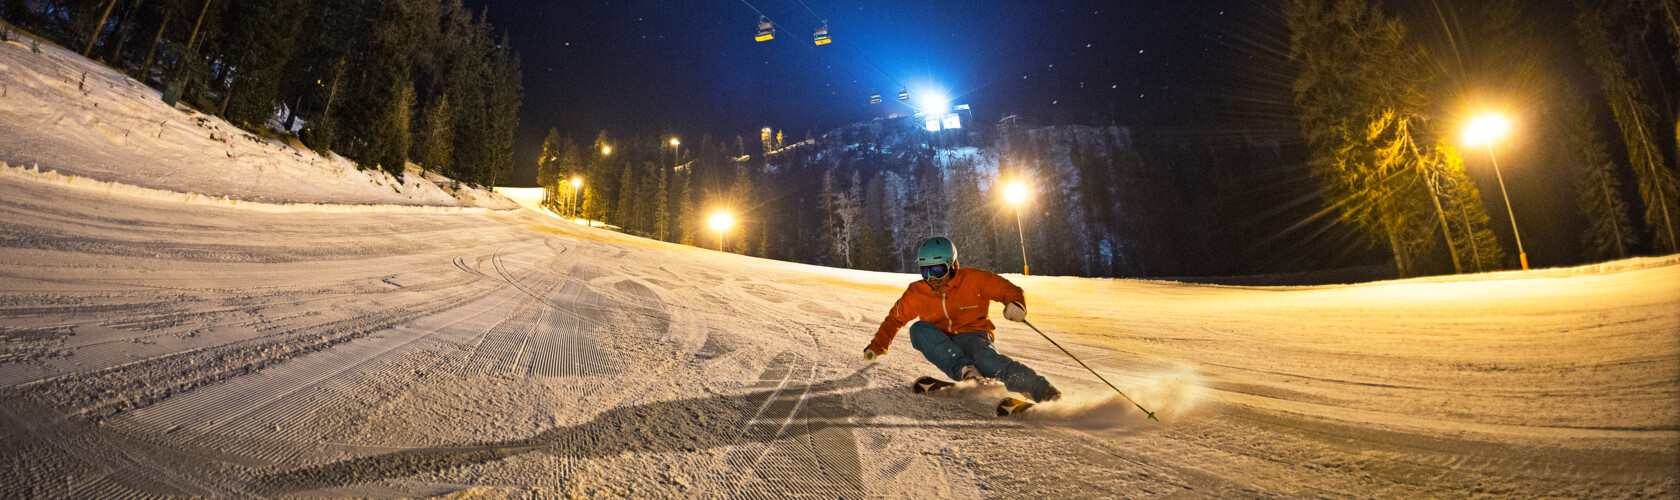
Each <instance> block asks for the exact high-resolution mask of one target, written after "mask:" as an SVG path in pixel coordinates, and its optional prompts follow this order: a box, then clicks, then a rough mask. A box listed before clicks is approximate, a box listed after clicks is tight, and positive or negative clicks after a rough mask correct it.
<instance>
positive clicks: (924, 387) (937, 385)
mask: <svg viewBox="0 0 1680 500" xmlns="http://www.w3.org/2000/svg"><path fill="white" fill-rule="evenodd" d="M955 385H957V384H956V383H954V382H946V381H944V380H939V379H936V378H933V377H922V378H919V379H916V381H915V382H914V383H911V384H910V392H914V393H916V394H927V393H930V392H935V391H943V390H945V389H950V388H951V387H952V386H955Z"/></svg>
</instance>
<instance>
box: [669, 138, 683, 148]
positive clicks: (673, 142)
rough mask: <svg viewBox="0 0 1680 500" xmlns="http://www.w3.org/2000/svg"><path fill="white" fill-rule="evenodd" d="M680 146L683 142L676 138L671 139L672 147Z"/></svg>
mask: <svg viewBox="0 0 1680 500" xmlns="http://www.w3.org/2000/svg"><path fill="white" fill-rule="evenodd" d="M678 144H682V141H679V140H677V139H676V138H672V139H671V145H672V146H675V145H678Z"/></svg>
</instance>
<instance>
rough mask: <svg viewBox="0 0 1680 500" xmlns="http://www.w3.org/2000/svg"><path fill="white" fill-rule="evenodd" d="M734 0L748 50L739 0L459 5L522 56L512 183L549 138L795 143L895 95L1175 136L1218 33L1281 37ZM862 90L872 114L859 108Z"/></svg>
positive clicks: (1191, 22)
mask: <svg viewBox="0 0 1680 500" xmlns="http://www.w3.org/2000/svg"><path fill="white" fill-rule="evenodd" d="M749 2H750V3H751V6H752V7H756V8H757V9H758V10H760V11H762V12H763V13H764V14H766V15H768V16H769V17H770V19H772V20H773V21H775V23H776V24H777V25H778V28H779V29H778V30H777V33H776V38H775V39H774V40H771V41H768V42H754V41H753V34H754V31H755V28H756V23H757V22H758V18H759V14H758V13H757V12H754V9H753V8H752V7H749V6H748V3H746V2H742V1H741V0H730V1H725V0H713V1H587V2H542V1H532V0H479V1H468V2H467V5H468V6H469V7H471V8H473V9H475V10H476V9H478V8H481V7H482V6H486V5H488V6H489V8H490V21H491V23H492V24H494V25H495V27H496V28H497V31H498V32H507V33H509V34H510V35H511V36H512V38H513V44H514V47H515V49H516V50H518V52H519V54H520V56H521V57H522V59H523V66H522V67H523V69H524V72H525V101H524V108H523V109H522V111H521V124H520V133H519V136H518V141H517V146H516V147H517V149H518V153H519V154H518V156H517V160H518V167H517V169H516V175H515V183H518V184H525V183H530V182H533V180H532V179H534V176H535V174H534V171H535V167H534V162H535V156H536V151H537V148H538V147H539V146H540V143H541V141H542V138H543V136H544V135H545V134H546V132H547V131H548V129H549V128H550V127H555V128H558V129H559V130H560V132H561V133H562V134H565V135H567V136H569V137H572V138H573V139H575V140H577V141H579V142H587V141H589V140H592V139H593V138H594V136H595V134H596V133H597V132H599V131H601V130H606V131H608V133H609V134H612V135H616V136H625V135H655V134H657V135H672V134H674V135H678V136H680V137H683V138H685V139H690V140H697V139H698V138H699V137H700V136H701V134H705V133H710V134H712V136H713V137H714V138H715V140H723V139H725V138H730V137H732V136H735V135H742V136H746V137H748V138H749V139H751V138H752V137H754V136H756V134H757V131H758V129H759V128H760V127H764V126H769V127H773V128H776V129H780V130H784V131H785V132H786V133H787V134H788V136H789V137H790V138H792V139H799V138H803V137H804V135H805V133H806V132H807V131H809V132H811V133H813V134H819V135H820V134H821V133H823V132H825V131H827V130H830V129H833V128H835V127H839V126H843V125H846V124H849V123H854V122H859V121H866V120H869V119H871V118H873V117H876V116H886V115H887V114H890V113H906V112H908V111H909V109H908V108H906V107H904V106H902V105H899V104H897V103H896V100H895V99H894V97H895V95H896V94H897V92H898V91H899V90H901V89H905V88H907V89H908V90H909V91H910V92H911V93H912V94H913V95H920V94H924V93H933V92H945V93H947V94H948V95H949V96H950V97H951V98H952V100H953V101H954V102H955V103H967V104H970V105H971V106H972V108H973V113H974V116H975V118H976V119H977V121H980V122H995V121H996V120H997V119H998V118H1000V117H1001V116H1003V115H1005V114H1019V115H1021V116H1022V120H1023V122H1027V123H1037V124H1057V123H1084V124H1106V123H1109V122H1110V121H1114V122H1118V123H1121V124H1125V125H1134V126H1136V125H1158V126H1183V125H1189V124H1188V123H1186V122H1187V121H1193V120H1194V113H1191V112H1187V109H1188V107H1187V105H1190V104H1195V103H1199V102H1201V103H1205V102H1206V100H1207V98H1208V97H1210V96H1216V95H1217V94H1218V92H1213V91H1210V90H1208V89H1210V87H1208V86H1207V85H1206V83H1207V82H1208V81H1209V80H1210V79H1213V80H1223V79H1226V74H1227V72H1225V71H1224V70H1222V69H1220V68H1218V67H1211V66H1215V65H1221V64H1222V63H1218V62H1216V61H1220V60H1226V61H1229V57H1230V53H1232V49H1231V48H1230V47H1231V46H1232V44H1231V41H1230V40H1226V39H1225V38H1224V37H1225V36H1226V35H1230V34H1241V33H1243V32H1245V31H1252V30H1251V29H1249V28H1243V26H1249V27H1253V26H1262V27H1263V26H1266V25H1268V24H1277V25H1278V26H1277V28H1281V20H1279V22H1277V23H1270V22H1269V21H1267V20H1265V19H1260V20H1254V19H1244V20H1239V17H1241V16H1243V14H1239V13H1238V12H1236V11H1234V10H1231V7H1229V6H1222V5H1221V3H1208V2H1167V1H1162V2H1113V1H1106V2H1090V1H1088V2H1037V1H998V2H973V1H902V0H893V1H879V0H866V1H835V0H805V5H801V4H800V2H799V0H749ZM807 5H808V6H809V9H810V10H813V11H815V13H816V14H817V15H820V16H822V17H821V19H827V20H828V25H829V28H830V30H831V34H832V36H833V40H834V43H831V44H828V45H824V46H820V47H819V46H816V45H814V44H813V43H812V31H813V30H815V29H816V28H817V27H818V26H820V25H821V21H819V18H818V17H816V16H814V15H813V14H812V13H811V12H808V11H807V8H806V6H807ZM1252 14H1253V13H1249V14H1247V16H1248V17H1252ZM1265 29H1266V28H1261V30H1262V31H1264V30H1265ZM1245 52H1252V51H1245ZM1245 57H1246V56H1245ZM871 92H880V93H881V94H882V96H883V98H884V99H885V100H886V103H884V104H881V105H875V106H871V105H869V104H868V99H869V94H870V93H871ZM1189 107H1193V106H1189Z"/></svg>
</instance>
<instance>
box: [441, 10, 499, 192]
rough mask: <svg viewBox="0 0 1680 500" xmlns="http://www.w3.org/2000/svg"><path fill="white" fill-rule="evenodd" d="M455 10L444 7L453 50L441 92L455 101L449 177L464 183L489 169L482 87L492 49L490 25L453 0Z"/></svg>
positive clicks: (487, 114)
mask: <svg viewBox="0 0 1680 500" xmlns="http://www.w3.org/2000/svg"><path fill="white" fill-rule="evenodd" d="M452 4H453V5H454V6H455V7H457V8H455V9H446V10H448V11H449V12H450V13H449V14H447V15H446V16H445V27H444V37H445V38H446V39H447V40H448V42H447V44H446V46H448V47H450V48H451V49H453V51H454V52H453V53H451V54H448V55H447V56H446V57H447V59H448V61H449V63H448V66H449V69H448V70H447V71H445V72H444V79H445V81H444V83H443V87H444V89H445V90H444V92H445V93H448V94H449V95H450V96H451V97H452V98H453V99H454V100H455V113H452V115H453V118H454V123H453V124H452V127H451V128H452V129H454V132H455V151H454V158H453V160H452V161H451V162H450V163H451V165H450V166H451V167H453V168H454V170H453V171H451V172H449V176H450V177H453V178H455V179H458V180H462V181H467V182H482V180H481V179H484V178H487V177H489V173H490V170H491V165H490V164H491V162H492V159H491V156H492V155H491V142H492V141H493V138H492V134H491V132H490V118H491V113H490V112H489V107H490V106H489V103H488V102H487V99H486V95H485V88H487V87H488V86H489V85H490V68H489V65H488V64H487V62H486V61H487V60H488V59H489V56H490V52H491V46H490V45H491V44H490V37H489V29H490V28H489V25H488V24H487V23H485V22H483V17H479V19H480V20H479V22H474V21H473V16H472V15H471V14H469V13H467V12H466V11H465V10H464V9H459V8H458V7H459V2H458V0H452Z"/></svg>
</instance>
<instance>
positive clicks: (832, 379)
mask: <svg viewBox="0 0 1680 500" xmlns="http://www.w3.org/2000/svg"><path fill="white" fill-rule="evenodd" d="M44 50H46V51H47V54H45V55H41V56H37V55H33V54H31V53H29V52H28V51H27V50H26V49H24V50H19V49H18V46H17V45H15V44H6V45H0V64H3V65H4V66H5V68H6V69H5V71H0V85H5V86H6V87H7V88H8V95H9V96H11V97H8V98H6V99H4V100H0V136H4V137H6V138H7V141H6V142H5V143H4V144H0V160H4V161H7V162H10V164H12V165H21V164H29V165H35V164H39V165H40V166H41V167H42V170H47V169H52V170H57V171H59V172H60V173H65V174H68V175H76V176H79V178H90V179H86V180H82V181H70V180H67V178H64V177H56V176H53V175H46V174H41V173H39V172H36V171H35V170H33V169H31V170H29V171H24V170H21V169H16V168H15V167H0V168H6V169H10V170H7V171H6V173H7V174H8V175H0V400H3V401H0V421H3V422H4V425H0V436H3V437H0V444H3V446H0V461H3V462H4V464H5V466H4V467H0V488H3V490H0V491H6V492H7V494H8V496H10V495H14V494H15V495H19V496H31V497H58V498H160V497H180V496H189V497H220V498H244V497H253V496H256V497H262V496H271V497H344V496H366V497H377V498H400V497H425V496H434V495H444V494H449V493H459V492H465V493H467V494H471V495H482V496H492V497H499V496H535V497H560V496H591V497H592V496H604V497H623V496H632V497H730V498H815V497H823V498H835V497H840V498H862V497H900V498H903V497H909V498H975V497H990V498H1020V497H1038V498H1117V497H1119V498H1139V497H1168V496H1178V497H1192V498H1208V497H1212V498H1294V497H1360V498H1365V497H1383V498H1417V497H1480V496H1490V497H1515V498H1527V497H1536V496H1548V497H1640V496H1644V497H1673V496H1675V495H1680V485H1677V484H1676V481H1677V479H1676V478H1677V477H1680V308H1677V307H1675V305H1676V304H1680V258H1677V257H1674V256H1670V257H1660V258H1642V259H1630V260H1625V261H1618V262H1612V263H1606V264H1602V265H1596V266H1584V267H1578V268H1569V269H1547V270H1536V271H1529V272H1503V273H1491V274H1482V275H1473V276H1454V277H1439V278H1423V279H1414V280H1403V281H1395V282H1384V283H1372V284H1362V285H1351V286H1322V287H1277V288H1263V287H1226V286H1202V285H1185V284H1179V283H1171V282H1159V281H1141V280H1093V279H1074V278H1056V277H1040V276H1034V277H1023V276H1014V275H1011V276H1010V279H1012V280H1014V281H1015V282H1016V283H1017V284H1019V285H1021V286H1022V287H1023V288H1025V289H1026V290H1027V294H1028V297H1029V301H1030V302H1031V303H1032V304H1033V309H1032V311H1033V316H1032V318H1033V320H1034V322H1035V324H1037V325H1038V326H1039V327H1040V328H1042V329H1044V331H1045V332H1046V333H1048V334H1050V335H1052V336H1054V337H1055V338H1056V339H1057V340H1058V341H1059V342H1061V343H1062V345H1063V346H1065V347H1067V348H1068V349H1069V350H1071V351H1072V352H1074V353H1075V354H1078V355H1079V356H1081V358H1082V359H1084V360H1085V361H1086V362H1087V363H1088V364H1090V365H1091V366H1092V368H1094V369H1096V370H1098V371H1100V372H1102V373H1103V374H1104V376H1105V377H1107V378H1108V379H1109V380H1110V381H1112V382H1114V383H1115V384H1116V385H1117V386H1119V387H1120V388H1122V389H1124V390H1125V391H1126V393H1127V395H1129V396H1131V397H1132V398H1133V399H1135V400H1136V401H1137V402H1138V403H1140V404H1142V405H1144V406H1145V407H1147V408H1149V409H1150V410H1152V411H1155V412H1156V413H1157V415H1158V416H1159V418H1160V419H1161V422H1159V423H1155V422H1149V421H1147V420H1144V419H1143V418H1142V415H1141V413H1140V412H1139V411H1137V410H1136V409H1135V408H1133V406H1132V403H1130V402H1128V401H1126V400H1125V399H1122V398H1120V397H1119V396H1118V395H1115V394H1113V392H1112V391H1111V390H1110V389H1109V388H1108V387H1107V386H1105V385H1103V384H1102V383H1101V382H1098V381H1096V380H1095V379H1094V378H1093V377H1091V376H1090V374H1089V373H1087V372H1085V371H1084V370H1083V369H1082V368H1080V367H1079V366H1078V365H1076V364H1073V363H1071V362H1070V361H1069V360H1067V358H1066V356H1065V355H1064V354H1063V353H1062V352H1061V351H1059V350H1057V349H1056V348H1055V347H1053V346H1051V345H1049V344H1048V343H1045V342H1043V340H1042V339H1040V338H1038V336H1037V334H1035V333H1033V332H1032V331H1031V330H1028V329H1026V328H1025V327H1024V326H1021V325H1016V324H1010V323H1006V322H1001V321H1000V323H1002V324H1000V327H999V330H998V332H997V338H998V345H999V348H1000V350H1002V351H1003V352H1005V353H1007V354H1010V355H1012V356H1014V357H1016V358H1017V359H1019V360H1021V361H1023V362H1025V363H1027V364H1029V365H1030V366H1032V367H1034V368H1035V369H1037V370H1039V371H1040V372H1041V373H1043V374H1045V375H1046V376H1048V377H1050V378H1051V379H1052V380H1053V381H1054V382H1055V383H1056V384H1058V385H1059V386H1060V387H1061V388H1062V390H1063V391H1064V392H1066V393H1067V398H1066V400H1064V401H1062V402H1057V403H1051V404H1046V405H1040V406H1039V407H1036V408H1034V409H1033V410H1032V411H1030V412H1028V413H1026V414H1023V415H1020V416H1018V417H1014V418H1007V419H999V418H996V417H993V416H991V411H992V406H993V404H994V403H995V402H996V401H997V399H998V398H1000V397H1002V396H1003V395H1005V394H1007V392H1006V391H1005V390H1004V389H1002V388H1001V387H998V386H996V385H980V386H975V385H972V384H961V385H959V387H958V388H957V389H954V390H952V391H950V392H949V393H947V394H944V395H940V396H938V397H926V396H919V395H914V394H911V393H910V392H909V391H908V390H907V387H908V384H909V382H910V381H911V380H913V379H915V378H916V377H917V376H920V375H936V373H935V370H934V369H933V367H932V366H931V365H930V364H928V363H926V362H925V361H923V360H922V359H921V358H920V356H919V355H918V353H916V352H915V351H914V350H913V349H912V348H911V347H910V345H909V343H908V342H909V340H908V338H907V334H904V333H902V332H901V333H900V335H899V337H898V339H897V340H896V342H895V343H894V345H893V349H892V351H891V353H890V354H889V355H887V356H884V357H882V358H880V359H879V360H878V361H876V362H874V363H865V362H863V361H862V359H861V355H860V351H861V350H862V347H863V346H864V345H865V344H867V343H868V342H869V339H870V337H871V335H872V334H873V331H874V328H875V326H876V325H877V323H878V321H879V319H880V318H881V317H882V315H883V314H885V312H886V310H887V308H888V307H890V306H891V304H892V302H893V300H895V299H896V298H897V297H898V295H899V293H900V292H902V290H903V289H904V286H905V285H906V284H908V283H909V282H910V280H911V279H913V277H911V276H908V275H902V274H891V273H872V272H854V271H845V270H836V269H828V268H819V267H812V266H804V265H798V264H789V263H782V262H774V261H767V260H760V259H752V258H746V257H740V256H734V255H727V254H721V253H718V252H713V251H708V250H703V249H696V248H690V247H682V246H678V245H671V244H666V243H660V242H654V241H649V240H645V239H641V238H634V237H629V236H624V235H620V234H616V233H612V232H608V231H604V230H599V229H595V228H586V227H581V226H577V225H572V224H569V223H564V222H562V221H558V220H556V219H553V218H550V217H546V216H542V215H538V214H535V213H533V212H528V211H524V212H512V211H506V210H503V209H505V208H506V207H505V206H491V207H489V208H493V209H494V210H478V209H474V207H471V206H468V207H466V208H468V209H461V208H462V206H463V205H472V204H471V203H464V202H461V201H460V200H459V199H457V198H456V197H454V196H451V195H450V194H449V193H446V192H443V191H442V190H441V189H439V188H437V186H435V185H432V184H431V183H425V182H414V181H412V180H408V181H404V183H403V184H402V185H401V188H400V189H398V188H397V187H393V185H394V184H396V181H395V180H392V179H389V178H386V179H383V180H382V179H380V178H378V176H372V177H370V176H369V175H368V174H365V173H362V172H357V171H355V170H353V169H349V168H348V167H347V166H344V165H340V164H339V163H338V160H336V159H335V160H332V161H327V160H324V159H320V158H318V157H315V159H314V160H310V159H308V158H310V155H312V154H311V153H307V152H296V151H293V150H291V149H290V148H287V147H285V146H283V145H279V144H272V143H267V142H264V141H251V140H246V139H243V138H241V137H239V135H238V134H237V132H233V129H231V128H230V127H227V126H226V125H225V124H221V123H219V122H217V121H215V120H214V119H208V118H207V119H206V120H205V121H203V122H198V121H197V120H194V119H193V118H192V117H193V116H195V115H190V114H188V113H185V112H183V111H176V110H171V109H169V108H167V107H163V106H162V105H161V104H157V103H155V99H156V95H155V93H154V92H151V91H150V90H148V89H145V88H144V87H141V86H139V85H138V84H135V83H133V82H131V81H127V80H125V79H124V78H123V77H122V76H121V75H118V74H115V73H114V72H110V71H109V70H106V69H103V68H100V67H96V66H91V65H88V64H87V63H86V62H85V61H81V60H80V59H79V58H76V57H75V56H74V55H73V54H69V53H67V52H65V51H62V50H60V49H56V48H50V47H47V48H44ZM84 69H86V70H88V71H89V77H88V79H89V80H88V84H87V86H86V88H84V89H77V88H76V87H77V84H76V82H75V81H74V80H73V79H72V75H79V74H80V72H81V71H83V70H84ZM94 103H98V104H99V105H98V106H94V105H93V104H94ZM137 132H144V133H143V134H142V133H137ZM230 132H231V133H230ZM214 134H221V135H220V137H221V139H212V138H211V135H214ZM370 186H371V187H370ZM189 192H190V193H201V194H203V195H206V196H213V197H228V198H227V199H228V200H234V201H227V200H223V201H216V202H209V203H200V202H195V201H193V200H198V199H201V198H199V197H196V196H187V195H184V194H182V193H189ZM456 196H462V197H465V198H472V197H477V198H473V199H483V200H492V199H493V198H492V197H489V196H486V195H482V194H476V195H475V194H472V193H470V192H465V191H463V192H457V193H456ZM218 199H220V198H218ZM249 202H260V203H249ZM310 203H313V204H318V205H300V204H310ZM493 203H500V202H493ZM477 206H478V207H479V208H483V207H484V205H477ZM334 207H337V208H334ZM427 207H442V208H447V210H444V209H437V210H434V209H432V208H427Z"/></svg>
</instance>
